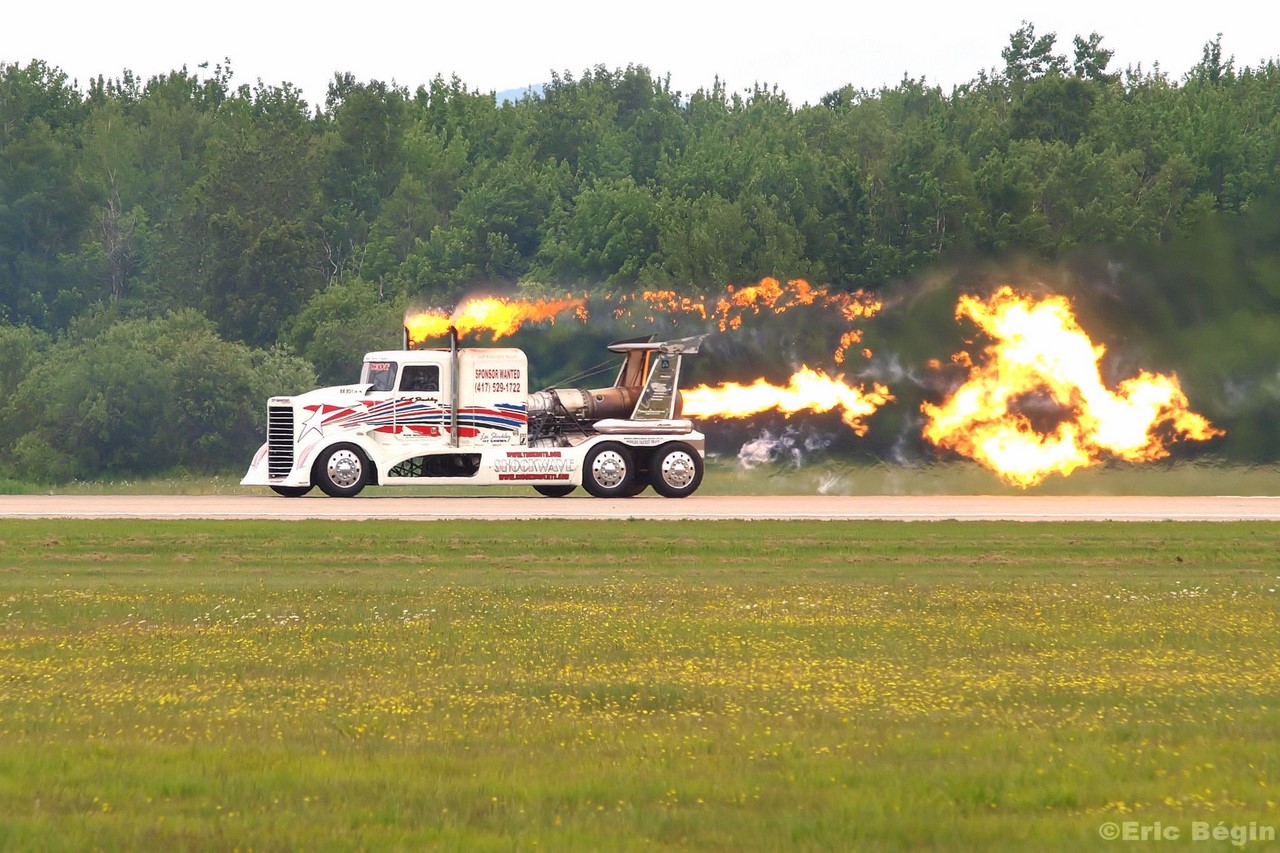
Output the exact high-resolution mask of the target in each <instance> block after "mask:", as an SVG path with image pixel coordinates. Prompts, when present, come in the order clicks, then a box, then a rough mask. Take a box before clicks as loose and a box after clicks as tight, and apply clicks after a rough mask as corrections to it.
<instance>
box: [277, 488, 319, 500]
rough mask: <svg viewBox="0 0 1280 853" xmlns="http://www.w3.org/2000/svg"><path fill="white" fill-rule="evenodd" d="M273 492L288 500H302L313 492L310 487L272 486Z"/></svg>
mask: <svg viewBox="0 0 1280 853" xmlns="http://www.w3.org/2000/svg"><path fill="white" fill-rule="evenodd" d="M271 491H273V492H275V493H276V494H277V495H283V496H284V497H286V498H300V497H302V496H303V495H305V494H306V493H307V492H309V491H311V487H310V486H272V487H271Z"/></svg>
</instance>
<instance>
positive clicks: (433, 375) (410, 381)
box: [400, 364, 440, 392]
mask: <svg viewBox="0 0 1280 853" xmlns="http://www.w3.org/2000/svg"><path fill="white" fill-rule="evenodd" d="M400 390H401V391H426V392H433V391H439V390H440V367H439V366H438V365H435V364H415V365H407V366H406V367H405V369H404V373H403V374H402V375H401V376H400Z"/></svg>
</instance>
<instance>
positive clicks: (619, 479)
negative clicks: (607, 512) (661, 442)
mask: <svg viewBox="0 0 1280 853" xmlns="http://www.w3.org/2000/svg"><path fill="white" fill-rule="evenodd" d="M634 482H635V463H634V462H633V461H632V458H631V451H629V450H628V449H627V448H626V446H625V445H621V444H615V443H614V442H611V441H607V442H605V443H604V444H597V445H596V446H595V447H593V448H591V450H590V451H589V452H588V453H587V458H586V460H585V461H584V462H583V464H582V487H583V488H584V489H586V490H587V491H588V492H590V493H591V494H592V495H594V496H596V497H597V498H624V497H627V493H628V491H629V490H630V489H631V488H632V487H633V484H634Z"/></svg>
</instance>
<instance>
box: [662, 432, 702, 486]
mask: <svg viewBox="0 0 1280 853" xmlns="http://www.w3.org/2000/svg"><path fill="white" fill-rule="evenodd" d="M702 470H703V466H702V455H701V454H700V453H698V451H696V450H694V449H693V448H692V447H690V446H689V445H687V444H685V443H684V442H681V441H676V442H672V443H671V444H664V445H663V446H662V447H659V448H658V449H657V451H656V452H655V453H654V454H653V461H652V462H651V463H650V464H649V483H650V484H651V485H652V486H653V490H654V491H655V492H657V493H658V494H660V495H662V496H663V497H664V498H686V497H688V496H689V495H691V494H693V493H694V492H696V491H697V490H698V486H700V485H701V484H702Z"/></svg>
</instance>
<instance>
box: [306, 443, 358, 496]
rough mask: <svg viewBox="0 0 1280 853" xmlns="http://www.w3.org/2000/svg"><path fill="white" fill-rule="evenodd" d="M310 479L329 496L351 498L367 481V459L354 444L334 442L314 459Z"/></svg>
mask: <svg viewBox="0 0 1280 853" xmlns="http://www.w3.org/2000/svg"><path fill="white" fill-rule="evenodd" d="M311 479H312V480H313V481H315V484H316V485H317V486H319V487H320V491H322V492H324V493H325V494H326V495H328V496H329V497H331V498H353V497H355V496H356V495H358V494H360V490H361V489H363V488H364V487H365V485H366V484H367V483H368V482H369V460H368V458H366V457H365V455H364V452H363V451H362V450H360V448H358V447H356V446H355V445H354V444H335V445H334V446H333V447H330V448H328V449H327V450H325V451H324V452H323V453H321V454H320V456H319V458H318V459H316V466H315V469H314V470H313V471H312V474H311Z"/></svg>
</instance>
